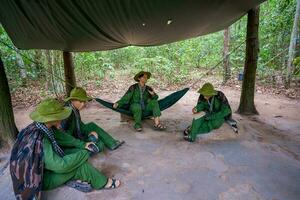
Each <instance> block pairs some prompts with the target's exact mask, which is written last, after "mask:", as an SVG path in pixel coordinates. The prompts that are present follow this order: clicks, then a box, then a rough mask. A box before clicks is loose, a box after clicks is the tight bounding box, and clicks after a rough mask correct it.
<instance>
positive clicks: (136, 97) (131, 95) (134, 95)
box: [117, 83, 158, 107]
mask: <svg viewBox="0 0 300 200" xmlns="http://www.w3.org/2000/svg"><path fill="white" fill-rule="evenodd" d="M149 90H152V89H151V87H149V86H146V89H145V91H144V93H143V100H144V103H145V104H147V103H148V102H149V101H150V100H151V99H158V95H157V94H154V95H151V94H150V93H149ZM140 95H141V94H140V89H139V85H138V83H136V84H133V85H131V86H130V87H129V89H128V90H127V92H126V93H125V95H124V96H123V97H122V98H121V99H120V100H119V101H117V103H118V107H122V106H123V105H126V104H132V103H138V104H140V99H141V96H140Z"/></svg>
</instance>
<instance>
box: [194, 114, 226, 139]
mask: <svg viewBox="0 0 300 200" xmlns="http://www.w3.org/2000/svg"><path fill="white" fill-rule="evenodd" d="M224 121H225V120H224V118H218V119H213V120H205V118H204V117H201V118H199V119H193V122H192V126H191V129H190V133H189V135H190V137H191V141H195V140H196V138H197V135H199V134H204V133H208V132H210V131H211V130H213V129H217V128H220V127H221V126H222V124H223V123H224Z"/></svg>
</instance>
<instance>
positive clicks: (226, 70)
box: [223, 27, 231, 84]
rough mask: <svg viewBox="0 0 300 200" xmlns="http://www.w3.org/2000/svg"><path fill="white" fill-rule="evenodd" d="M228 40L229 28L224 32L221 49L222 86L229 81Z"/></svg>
mask: <svg viewBox="0 0 300 200" xmlns="http://www.w3.org/2000/svg"><path fill="white" fill-rule="evenodd" d="M229 40H230V29H229V27H228V28H227V29H225V30H224V49H223V65H224V66H223V84H226V82H227V81H228V80H229V79H230V73H231V72H230V66H229Z"/></svg>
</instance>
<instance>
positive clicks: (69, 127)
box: [62, 87, 124, 152]
mask: <svg viewBox="0 0 300 200" xmlns="http://www.w3.org/2000/svg"><path fill="white" fill-rule="evenodd" d="M89 100H92V98H91V97H89V96H87V94H86V91H85V90H84V89H83V88H81V87H75V88H74V89H73V90H72V91H71V93H70V96H69V97H68V98H67V99H66V100H65V101H66V102H67V106H68V107H70V108H71V109H72V113H71V115H70V117H69V118H68V119H66V120H64V121H63V123H62V128H63V129H64V130H65V131H66V132H67V133H68V134H69V135H72V136H74V137H75V138H77V139H80V140H82V141H89V142H94V143H95V144H96V145H97V147H98V149H99V150H100V152H101V151H103V150H104V147H107V148H108V149H110V150H115V149H117V148H118V147H120V146H121V145H122V144H123V143H124V142H120V141H119V140H116V139H114V138H113V137H112V136H111V135H109V134H108V133H107V132H106V131H104V130H103V129H102V128H100V127H99V126H98V125H97V124H95V123H93V122H91V123H87V124H84V123H83V122H82V121H81V117H80V110H82V109H83V108H84V106H85V104H86V102H87V101H89ZM68 139H70V141H67V140H68ZM72 140H73V139H72V138H71V137H68V138H65V141H64V142H65V143H73V142H72ZM76 145H77V148H78V147H80V146H82V143H81V144H79V143H78V144H76ZM73 150H74V149H73Z"/></svg>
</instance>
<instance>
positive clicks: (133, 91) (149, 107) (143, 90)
mask: <svg viewBox="0 0 300 200" xmlns="http://www.w3.org/2000/svg"><path fill="white" fill-rule="evenodd" d="M150 77H151V73H150V72H145V71H141V72H139V73H138V74H136V75H135V76H134V80H135V81H136V82H137V83H136V84H133V85H131V86H130V87H129V89H128V90H127V92H126V93H125V95H124V96H123V97H122V98H121V99H120V100H119V101H117V102H116V103H114V105H113V107H114V108H118V107H122V106H125V105H129V106H130V111H131V112H132V113H133V118H134V128H135V130H137V131H142V113H143V112H144V111H147V112H148V111H150V112H152V115H153V118H154V128H155V129H156V130H164V129H166V127H165V126H164V125H163V124H162V123H161V122H160V119H159V117H160V116H161V112H160V108H159V105H158V101H157V99H158V95H157V94H156V93H155V92H154V90H153V89H152V88H151V87H149V86H147V85H146V83H147V81H148V79H149V78H150Z"/></svg>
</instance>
